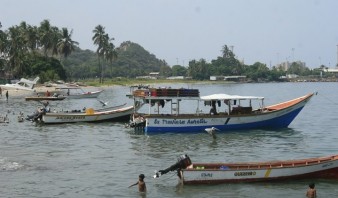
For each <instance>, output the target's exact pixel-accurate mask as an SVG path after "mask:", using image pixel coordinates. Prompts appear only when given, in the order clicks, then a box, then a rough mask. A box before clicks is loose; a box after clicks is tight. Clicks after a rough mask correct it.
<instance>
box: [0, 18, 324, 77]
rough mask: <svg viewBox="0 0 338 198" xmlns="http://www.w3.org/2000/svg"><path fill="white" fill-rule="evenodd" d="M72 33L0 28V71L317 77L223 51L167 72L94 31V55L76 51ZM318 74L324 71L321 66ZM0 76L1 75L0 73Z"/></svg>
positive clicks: (135, 49) (130, 46)
mask: <svg viewBox="0 0 338 198" xmlns="http://www.w3.org/2000/svg"><path fill="white" fill-rule="evenodd" d="M72 33H73V30H70V31H69V30H68V29H67V28H61V29H60V28H58V27H55V26H52V25H51V24H50V22H49V21H48V20H43V21H42V22H41V23H40V25H39V26H32V25H29V24H26V22H21V23H20V24H19V25H16V26H12V27H10V28H8V30H4V31H3V30H2V27H1V23H0V71H1V72H2V73H3V75H5V76H7V78H19V77H35V76H37V75H39V76H40V79H41V80H42V82H44V81H47V80H57V79H63V80H66V79H68V80H76V79H79V78H84V79H85V78H96V77H98V78H99V81H100V82H101V83H102V82H103V79H104V78H105V77H106V78H113V77H128V78H134V77H136V76H142V75H148V74H149V73H150V72H160V75H161V76H163V77H169V76H185V77H191V78H193V79H196V80H208V79H209V78H210V76H232V75H237V76H238V75H245V76H247V78H249V79H251V80H252V81H278V80H281V79H280V76H283V75H286V74H297V75H301V76H309V75H319V73H320V71H321V70H320V69H313V70H310V69H309V68H307V67H304V66H302V65H301V64H299V63H297V62H293V63H292V64H291V65H290V66H289V68H288V69H287V70H286V71H285V70H284V69H282V68H280V67H277V66H274V67H272V68H269V67H268V66H267V65H266V64H263V63H260V62H256V63H254V64H253V65H245V64H244V63H242V62H241V61H239V60H238V59H237V58H236V55H235V54H234V53H233V51H232V50H230V49H229V47H228V46H227V45H224V46H223V47H222V49H221V56H218V57H216V58H215V59H213V60H211V62H207V61H206V60H205V59H200V60H190V61H189V64H188V66H187V67H186V66H182V65H174V66H172V67H170V66H169V65H168V64H167V63H166V61H165V60H160V59H157V58H156V56H155V55H153V54H151V53H149V52H148V51H146V50H145V49H144V48H143V47H142V46H140V45H138V44H136V43H133V42H131V41H125V42H122V43H121V45H120V46H119V47H115V45H114V44H113V40H114V38H112V37H111V36H110V35H109V34H108V33H106V32H105V27H103V26H102V25H97V26H96V27H95V28H94V29H93V31H92V33H93V37H92V41H93V44H94V45H95V46H97V49H96V51H95V52H92V51H90V50H81V49H80V48H79V47H78V45H79V43H78V42H76V41H74V40H72ZM321 67H322V68H323V67H325V66H321ZM0 74H1V73H0Z"/></svg>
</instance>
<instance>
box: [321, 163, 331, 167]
mask: <svg viewBox="0 0 338 198" xmlns="http://www.w3.org/2000/svg"><path fill="white" fill-rule="evenodd" d="M332 165H333V163H332V162H330V163H328V164H323V166H322V167H323V168H325V167H329V166H332Z"/></svg>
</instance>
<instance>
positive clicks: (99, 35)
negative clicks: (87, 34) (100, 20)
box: [92, 25, 109, 83]
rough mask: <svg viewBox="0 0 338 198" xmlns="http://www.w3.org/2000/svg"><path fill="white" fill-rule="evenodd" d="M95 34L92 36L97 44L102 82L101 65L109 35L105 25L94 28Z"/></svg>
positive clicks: (101, 72)
mask: <svg viewBox="0 0 338 198" xmlns="http://www.w3.org/2000/svg"><path fill="white" fill-rule="evenodd" d="M93 33H94V36H93V38H92V40H93V42H94V45H97V46H98V47H97V50H96V54H97V57H98V60H99V72H100V83H102V77H103V69H102V65H101V58H102V57H103V56H104V52H105V43H107V42H108V40H109V36H108V34H106V33H105V31H104V27H103V26H102V25H98V26H96V27H95V29H94V30H93Z"/></svg>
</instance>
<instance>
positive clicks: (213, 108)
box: [210, 101, 217, 115]
mask: <svg viewBox="0 0 338 198" xmlns="http://www.w3.org/2000/svg"><path fill="white" fill-rule="evenodd" d="M210 115H217V110H216V101H211V109H210Z"/></svg>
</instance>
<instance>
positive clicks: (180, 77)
mask: <svg viewBox="0 0 338 198" xmlns="http://www.w3.org/2000/svg"><path fill="white" fill-rule="evenodd" d="M167 79H168V80H184V76H170V77H168V78H167Z"/></svg>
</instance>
